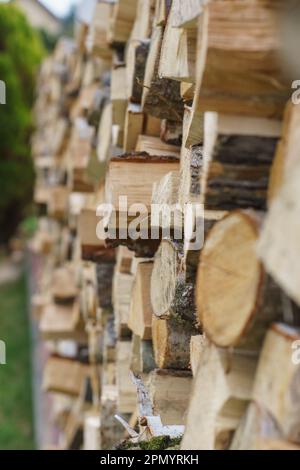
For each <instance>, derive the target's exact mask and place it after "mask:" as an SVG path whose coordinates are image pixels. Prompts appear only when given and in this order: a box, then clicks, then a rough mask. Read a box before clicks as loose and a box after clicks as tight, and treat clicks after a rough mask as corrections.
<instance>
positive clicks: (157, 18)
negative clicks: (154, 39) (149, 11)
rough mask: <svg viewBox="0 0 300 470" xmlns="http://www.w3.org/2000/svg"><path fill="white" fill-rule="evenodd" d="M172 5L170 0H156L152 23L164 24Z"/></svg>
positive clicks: (156, 24)
mask: <svg viewBox="0 0 300 470" xmlns="http://www.w3.org/2000/svg"><path fill="white" fill-rule="evenodd" d="M171 5H172V1H171V0H156V4H155V14H154V25H155V26H165V25H166V23H167V19H168V16H169V13H170V8H171Z"/></svg>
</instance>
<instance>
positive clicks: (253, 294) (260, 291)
mask: <svg viewBox="0 0 300 470" xmlns="http://www.w3.org/2000/svg"><path fill="white" fill-rule="evenodd" d="M260 223H261V220H260V217H259V216H258V215H257V214H255V213H254V212H250V211H249V212H242V211H236V212H233V213H231V214H229V215H227V216H226V217H224V218H223V219H222V220H221V221H219V222H217V223H216V224H215V225H214V227H213V228H212V230H211V232H210V233H209V235H208V238H207V240H206V243H205V245H204V248H203V250H202V252H201V258H200V263H199V268H198V279H197V289H196V302H197V310H198V318H199V321H200V322H201V324H202V326H203V329H204V331H205V333H206V334H207V336H208V337H209V339H210V340H211V341H212V342H213V343H214V344H216V345H217V346H221V347H225V348H226V347H231V346H234V347H237V348H243V349H247V350H253V351H257V350H259V349H260V347H261V345H262V342H263V339H264V336H265V333H266V330H267V328H268V326H269V324H270V323H271V322H272V321H277V320H279V319H281V318H282V314H283V308H282V295H281V291H280V289H279V288H278V287H277V286H276V285H275V284H274V282H273V281H272V280H271V279H270V278H269V277H268V276H267V275H265V274H264V271H263V268H262V265H261V263H260V262H259V260H258V258H257V257H256V251H255V250H256V243H257V240H258V236H259V228H260Z"/></svg>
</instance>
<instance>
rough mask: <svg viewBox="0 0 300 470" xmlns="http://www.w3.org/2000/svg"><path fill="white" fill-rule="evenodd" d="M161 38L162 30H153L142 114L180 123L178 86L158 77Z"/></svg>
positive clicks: (181, 103)
mask: <svg viewBox="0 0 300 470" xmlns="http://www.w3.org/2000/svg"><path fill="white" fill-rule="evenodd" d="M162 38H163V29H162V27H160V26H157V27H156V28H154V30H153V34H152V38H151V45H150V50H149V55H148V59H147V64H146V71H145V80H144V90H143V97H142V106H143V110H144V112H145V113H148V114H151V115H152V116H155V117H159V118H161V119H170V120H171V121H181V120H182V116H183V101H182V98H181V96H180V84H179V82H176V81H175V80H169V79H166V78H159V75H158V67H159V60H160V50H161V44H162Z"/></svg>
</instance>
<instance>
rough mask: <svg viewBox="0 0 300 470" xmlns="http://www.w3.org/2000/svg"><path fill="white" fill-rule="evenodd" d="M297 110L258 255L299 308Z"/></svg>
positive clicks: (299, 173) (285, 147)
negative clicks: (279, 180) (280, 176)
mask: <svg viewBox="0 0 300 470" xmlns="http://www.w3.org/2000/svg"><path fill="white" fill-rule="evenodd" d="M299 119H300V113H299V109H298V106H293V111H292V116H291V124H290V128H289V132H288V134H286V135H285V136H284V138H283V139H284V140H283V142H284V154H285V155H284V168H283V169H282V170H283V174H282V178H281V182H280V183H279V186H280V187H279V188H278V191H277V194H276V196H275V197H274V199H273V200H272V201H271V203H270V208H269V212H268V214H267V217H266V221H265V224H264V226H263V230H262V233H261V237H260V240H259V245H258V253H259V256H260V258H261V259H262V261H263V263H264V266H265V269H266V270H267V271H268V272H269V273H270V274H271V275H272V276H273V278H274V279H275V280H276V282H278V284H279V285H280V286H281V287H282V288H283V290H284V291H285V292H286V293H287V294H288V295H289V296H290V297H291V298H292V299H293V300H294V301H295V302H296V303H297V304H298V305H300V293H299V279H300V269H299V263H298V255H299V250H298V240H299V223H298V221H299V217H300V204H299V176H300V165H299V159H298V156H297V148H298V146H299V132H298V129H299V126H298V123H299Z"/></svg>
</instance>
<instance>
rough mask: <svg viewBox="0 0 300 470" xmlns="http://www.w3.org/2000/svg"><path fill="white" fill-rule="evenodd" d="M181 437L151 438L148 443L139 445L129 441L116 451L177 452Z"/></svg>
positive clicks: (143, 442) (144, 442)
mask: <svg viewBox="0 0 300 470" xmlns="http://www.w3.org/2000/svg"><path fill="white" fill-rule="evenodd" d="M181 439H182V436H180V437H176V438H174V439H171V438H170V436H158V437H153V438H152V439H150V440H149V441H142V442H140V443H139V444H136V443H133V442H131V441H130V440H128V441H123V442H122V443H121V444H120V445H119V446H118V447H117V448H116V449H117V450H167V449H168V450H178V449H180V443H181Z"/></svg>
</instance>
